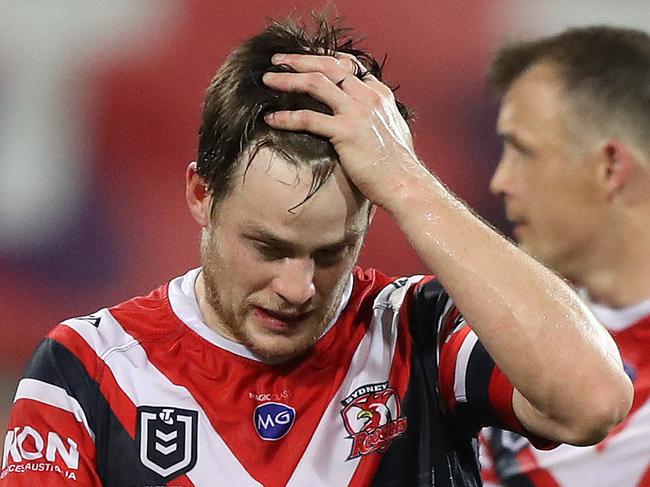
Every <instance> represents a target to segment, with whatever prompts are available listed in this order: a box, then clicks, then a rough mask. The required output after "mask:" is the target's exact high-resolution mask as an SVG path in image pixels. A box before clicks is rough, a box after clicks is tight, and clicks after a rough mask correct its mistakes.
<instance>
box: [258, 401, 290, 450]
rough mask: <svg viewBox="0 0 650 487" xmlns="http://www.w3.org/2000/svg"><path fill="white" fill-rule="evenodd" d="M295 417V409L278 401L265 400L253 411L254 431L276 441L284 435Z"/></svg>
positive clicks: (265, 438)
mask: <svg viewBox="0 0 650 487" xmlns="http://www.w3.org/2000/svg"><path fill="white" fill-rule="evenodd" d="M295 419H296V410H295V409H294V408H292V407H291V406H287V405H286V404H282V403H280V402H265V403H264V404H260V405H259V406H257V407H256V408H255V411H254V412H253V424H254V425H255V431H257V434H258V435H259V437H260V438H262V439H263V440H267V441H276V440H279V439H280V438H282V437H284V436H286V434H287V433H289V430H290V429H291V427H292V426H293V423H294V421H295Z"/></svg>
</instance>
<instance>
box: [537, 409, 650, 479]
mask: <svg viewBox="0 0 650 487" xmlns="http://www.w3.org/2000/svg"><path fill="white" fill-rule="evenodd" d="M649 439H650V401H646V402H645V404H643V405H642V406H641V407H640V408H639V409H637V410H636V411H635V412H634V413H633V414H632V416H631V418H630V419H629V421H628V422H627V424H625V427H624V428H623V429H622V430H621V431H619V432H618V433H617V434H616V435H614V437H612V438H607V439H606V441H607V444H606V445H605V447H604V448H603V449H602V450H598V449H597V448H596V446H587V447H576V446H571V445H560V446H558V447H557V448H555V449H553V450H548V451H542V450H537V449H532V448H531V451H532V452H533V455H534V457H535V458H536V459H537V462H538V464H539V467H540V468H542V469H545V470H548V472H549V473H550V474H551V475H552V476H553V477H554V478H555V479H556V480H557V481H558V483H559V484H560V485H565V486H571V487H578V486H582V487H596V486H603V487H604V486H612V485H618V486H628V485H630V486H632V485H637V484H638V483H639V481H640V479H641V476H642V475H643V474H644V472H645V471H646V470H647V469H648V468H649V467H650V441H648V440H649ZM595 465H597V468H594V466H595Z"/></svg>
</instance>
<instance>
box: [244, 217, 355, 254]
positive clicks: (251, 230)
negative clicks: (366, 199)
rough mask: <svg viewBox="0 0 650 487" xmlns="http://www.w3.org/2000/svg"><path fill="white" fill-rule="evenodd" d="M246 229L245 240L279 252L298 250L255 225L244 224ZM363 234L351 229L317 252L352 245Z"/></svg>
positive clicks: (297, 247)
mask: <svg viewBox="0 0 650 487" xmlns="http://www.w3.org/2000/svg"><path fill="white" fill-rule="evenodd" d="M245 225H246V227H247V228H246V229H245V230H244V235H245V236H246V237H247V238H250V239H254V240H260V241H262V242H264V243H265V244H268V245H271V246H273V247H275V248H277V249H279V250H285V251H292V252H295V251H297V250H300V246H298V245H296V244H294V243H293V242H290V241H288V240H285V239H283V238H282V237H279V236H277V235H275V234H273V233H272V232H271V231H269V230H268V229H266V228H263V227H262V226H260V225H259V224H257V223H253V222H245ZM364 233H365V232H364V231H363V230H359V229H356V228H354V229H351V230H350V231H348V232H347V233H346V235H345V236H344V237H343V238H342V239H341V240H338V241H336V242H333V243H329V244H326V245H323V246H322V247H319V248H318V249H317V250H336V249H340V248H343V247H346V246H348V245H352V244H354V243H355V242H356V241H357V240H359V238H361V237H362V236H363V234H364Z"/></svg>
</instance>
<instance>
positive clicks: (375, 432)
mask: <svg viewBox="0 0 650 487" xmlns="http://www.w3.org/2000/svg"><path fill="white" fill-rule="evenodd" d="M342 403H343V405H344V406H345V407H344V408H343V410H342V411H341V415H342V416H343V424H344V425H345V429H346V430H347V431H348V433H349V438H351V439H352V451H351V452H350V456H349V457H348V459H351V458H356V457H358V456H360V455H367V454H369V453H372V452H375V451H378V452H380V453H381V452H384V451H386V449H387V448H388V446H389V445H390V443H391V442H392V440H393V439H395V438H396V437H397V436H399V435H401V434H402V433H403V432H404V431H405V430H406V418H405V417H402V416H401V411H400V402H399V396H398V394H397V391H395V389H393V388H391V387H388V383H382V384H371V385H367V386H362V387H359V388H358V389H356V390H355V391H354V392H353V393H352V394H350V395H349V396H348V397H347V398H346V399H345V400H343V401H342Z"/></svg>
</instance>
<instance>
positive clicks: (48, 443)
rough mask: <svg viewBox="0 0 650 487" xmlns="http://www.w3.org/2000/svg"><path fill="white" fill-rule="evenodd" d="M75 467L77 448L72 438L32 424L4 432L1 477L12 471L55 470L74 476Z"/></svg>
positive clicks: (76, 463)
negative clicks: (38, 428) (37, 427)
mask: <svg viewBox="0 0 650 487" xmlns="http://www.w3.org/2000/svg"><path fill="white" fill-rule="evenodd" d="M78 469H79V450H78V448H77V443H76V442H75V441H74V440H73V439H72V438H68V437H66V436H61V435H59V433H56V432H54V431H47V432H45V431H42V430H41V431H40V432H39V430H37V429H36V428H32V427H31V426H22V427H15V428H13V429H12V430H9V431H8V432H7V435H6V436H5V442H4V448H3V455H2V472H1V473H0V479H4V478H5V477H6V476H7V475H9V474H11V473H18V474H19V473H25V472H56V473H59V474H62V475H65V477H66V478H68V479H70V480H76V479H77V470H78Z"/></svg>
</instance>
